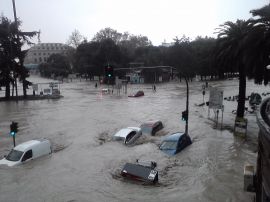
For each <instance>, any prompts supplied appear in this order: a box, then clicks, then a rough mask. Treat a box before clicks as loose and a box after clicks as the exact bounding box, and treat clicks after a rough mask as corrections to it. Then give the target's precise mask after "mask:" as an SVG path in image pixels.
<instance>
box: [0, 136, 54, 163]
mask: <svg viewBox="0 0 270 202" xmlns="http://www.w3.org/2000/svg"><path fill="white" fill-rule="evenodd" d="M51 153H52V148H51V143H50V141H49V140H47V139H39V140H30V141H27V142H24V143H22V144H19V145H17V146H16V147H14V148H13V149H12V150H11V151H10V152H9V154H8V155H7V156H6V157H5V158H3V159H2V160H0V165H7V166H15V165H20V164H22V163H25V162H27V161H29V160H32V159H36V158H38V157H41V156H44V155H47V154H51Z"/></svg>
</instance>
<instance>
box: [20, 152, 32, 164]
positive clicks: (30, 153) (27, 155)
mask: <svg viewBox="0 0 270 202" xmlns="http://www.w3.org/2000/svg"><path fill="white" fill-rule="evenodd" d="M32 157H33V153H32V149H31V150H29V151H27V152H25V154H24V156H23V158H22V162H23V161H26V160H28V159H30V158H32Z"/></svg>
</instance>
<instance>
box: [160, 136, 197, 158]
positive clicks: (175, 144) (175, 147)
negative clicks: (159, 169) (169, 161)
mask: <svg viewBox="0 0 270 202" xmlns="http://www.w3.org/2000/svg"><path fill="white" fill-rule="evenodd" d="M190 144H192V142H191V139H190V137H189V135H186V134H185V133H181V132H177V133H174V134H172V135H169V136H167V137H166V138H165V139H164V140H163V141H162V143H161V145H160V147H159V149H160V150H161V151H163V152H165V153H166V154H169V155H175V154H177V153H178V152H180V151H182V150H183V149H184V148H186V147H187V146H189V145H190Z"/></svg>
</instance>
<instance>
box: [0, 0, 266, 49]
mask: <svg viewBox="0 0 270 202" xmlns="http://www.w3.org/2000/svg"><path fill="white" fill-rule="evenodd" d="M269 1H270V0H16V7H17V17H18V18H20V19H21V20H22V22H23V24H22V29H23V30H24V31H33V30H41V41H42V42H44V43H45V42H61V43H65V42H66V41H67V39H68V37H69V35H70V34H71V33H72V31H73V30H74V29H77V30H79V32H80V33H81V34H82V35H84V36H86V37H87V39H88V40H91V39H92V38H93V36H94V35H95V33H97V32H98V31H99V30H101V29H103V28H105V27H111V28H113V29H116V30H117V31H118V32H121V33H123V32H125V31H128V32H129V33H131V34H136V35H139V34H141V35H144V36H147V37H148V38H149V39H150V40H151V41H152V42H153V44H154V45H160V44H161V43H162V42H163V41H164V40H166V42H171V41H173V38H175V36H178V37H181V36H182V35H183V34H185V35H186V36H188V37H190V38H192V39H193V38H195V37H196V36H198V35H200V36H206V35H207V36H215V35H214V34H213V33H214V32H215V28H217V27H218V26H219V25H220V24H222V23H224V22H225V21H236V20H237V19H248V18H250V17H251V15H250V13H249V11H250V10H252V9H256V8H260V7H262V6H264V5H266V4H268V3H269ZM0 13H1V14H3V15H4V16H6V17H8V18H10V19H12V20H13V19H14V18H13V10H12V0H0Z"/></svg>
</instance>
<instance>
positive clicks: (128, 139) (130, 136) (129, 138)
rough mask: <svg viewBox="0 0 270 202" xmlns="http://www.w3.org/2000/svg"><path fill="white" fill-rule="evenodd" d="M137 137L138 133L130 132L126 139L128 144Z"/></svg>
mask: <svg viewBox="0 0 270 202" xmlns="http://www.w3.org/2000/svg"><path fill="white" fill-rule="evenodd" d="M135 135H136V131H132V132H130V133H129V134H128V135H127V137H126V141H125V142H126V143H127V142H129V141H130V140H131V139H132V138H133V137H134V136H135Z"/></svg>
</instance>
